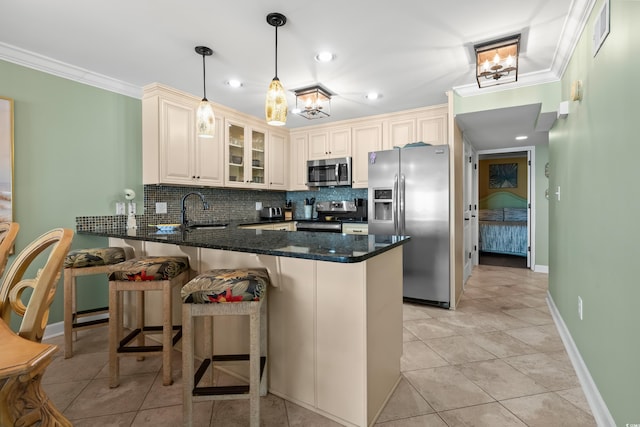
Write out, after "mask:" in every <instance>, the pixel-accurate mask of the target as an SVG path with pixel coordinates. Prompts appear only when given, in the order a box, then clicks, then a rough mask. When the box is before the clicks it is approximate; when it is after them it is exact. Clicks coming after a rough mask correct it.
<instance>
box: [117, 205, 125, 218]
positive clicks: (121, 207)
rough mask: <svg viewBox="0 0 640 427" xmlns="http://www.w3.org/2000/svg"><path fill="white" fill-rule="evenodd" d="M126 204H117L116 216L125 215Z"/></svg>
mask: <svg viewBox="0 0 640 427" xmlns="http://www.w3.org/2000/svg"><path fill="white" fill-rule="evenodd" d="M124 214H125V211H124V202H116V215H124Z"/></svg>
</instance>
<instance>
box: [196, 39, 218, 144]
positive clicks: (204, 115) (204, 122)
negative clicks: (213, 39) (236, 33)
mask: <svg viewBox="0 0 640 427" xmlns="http://www.w3.org/2000/svg"><path fill="white" fill-rule="evenodd" d="M196 53H197V54H198V55H202V91H203V97H202V101H200V105H198V110H197V112H196V133H197V135H198V136H201V137H203V138H213V136H214V135H215V130H216V116H215V114H214V113H213V105H212V104H211V103H210V102H209V100H208V99H207V84H206V71H205V70H206V68H205V64H204V59H205V56H211V55H212V54H213V51H212V50H211V49H209V48H208V47H206V46H196Z"/></svg>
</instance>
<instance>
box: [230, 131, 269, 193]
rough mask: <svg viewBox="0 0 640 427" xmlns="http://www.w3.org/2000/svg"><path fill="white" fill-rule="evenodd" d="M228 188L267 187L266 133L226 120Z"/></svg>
mask: <svg viewBox="0 0 640 427" xmlns="http://www.w3.org/2000/svg"><path fill="white" fill-rule="evenodd" d="M225 132H226V136H225V141H226V147H225V156H224V159H225V183H226V186H227V187H242V188H264V189H266V188H267V187H268V181H267V179H268V163H267V161H268V159H267V130H266V129H261V128H256V127H250V126H248V125H246V124H244V123H241V122H240V121H236V120H231V119H227V120H226V125H225Z"/></svg>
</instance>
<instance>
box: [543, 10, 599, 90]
mask: <svg viewBox="0 0 640 427" xmlns="http://www.w3.org/2000/svg"><path fill="white" fill-rule="evenodd" d="M595 4H596V0H573V1H572V2H571V5H570V6H569V13H568V14H567V18H566V19H565V21H564V26H563V27H562V32H561V33H560V41H559V42H558V46H557V47H556V52H555V55H554V56H553V62H552V64H551V69H552V70H553V71H554V73H555V74H556V75H557V76H558V77H560V78H561V77H562V75H563V74H564V72H565V70H566V69H567V65H569V60H570V59H571V56H572V55H573V51H574V50H575V48H576V46H577V44H578V41H579V40H580V36H581V35H582V31H583V30H584V27H585V25H587V21H588V20H589V16H591V11H592V10H593V7H594V6H595Z"/></svg>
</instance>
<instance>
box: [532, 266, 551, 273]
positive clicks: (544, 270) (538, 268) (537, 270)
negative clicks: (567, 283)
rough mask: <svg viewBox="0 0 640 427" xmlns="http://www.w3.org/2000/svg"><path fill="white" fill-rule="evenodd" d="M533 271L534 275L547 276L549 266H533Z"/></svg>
mask: <svg viewBox="0 0 640 427" xmlns="http://www.w3.org/2000/svg"><path fill="white" fill-rule="evenodd" d="M533 271H534V272H535V273H546V274H549V266H548V265H537V264H536V265H534V266H533Z"/></svg>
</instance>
